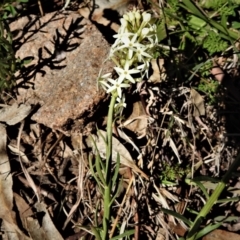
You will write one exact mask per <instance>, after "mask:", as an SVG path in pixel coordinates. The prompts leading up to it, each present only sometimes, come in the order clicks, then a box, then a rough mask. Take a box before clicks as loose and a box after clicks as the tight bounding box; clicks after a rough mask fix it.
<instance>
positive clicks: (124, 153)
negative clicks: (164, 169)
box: [86, 130, 148, 179]
mask: <svg viewBox="0 0 240 240" xmlns="http://www.w3.org/2000/svg"><path fill="white" fill-rule="evenodd" d="M102 136H103V137H105V136H106V132H105V131H103V130H99V131H98V136H93V138H94V141H95V144H96V146H97V149H98V151H99V154H100V156H101V157H102V158H106V143H105V141H104V139H103V137H102ZM86 142H87V145H88V146H89V147H92V148H93V149H95V147H94V144H93V141H92V138H91V137H88V138H87V139H86ZM112 144H113V154H112V159H113V161H114V162H116V160H117V153H119V155H120V163H121V164H123V165H125V166H127V167H129V168H131V169H132V170H133V172H135V173H139V174H140V175H141V176H142V177H144V178H146V179H148V176H147V175H146V174H145V173H144V172H143V171H142V170H141V169H139V168H138V167H137V165H136V164H135V162H134V161H133V159H132V157H131V155H130V153H129V152H128V150H127V149H126V148H125V147H124V146H123V144H121V143H120V142H119V141H118V140H117V139H116V138H115V137H113V139H112Z"/></svg>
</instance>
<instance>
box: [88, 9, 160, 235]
mask: <svg viewBox="0 0 240 240" xmlns="http://www.w3.org/2000/svg"><path fill="white" fill-rule="evenodd" d="M120 22H121V26H120V28H119V30H118V33H117V34H116V35H114V38H115V39H116V40H115V43H114V44H113V45H112V47H111V50H110V54H109V59H111V60H112V61H113V62H114V63H115V64H116V67H114V71H115V74H112V73H107V74H105V75H102V76H100V77H99V79H98V81H99V84H100V85H101V86H102V87H103V89H104V90H105V91H106V92H107V93H110V94H111V102H110V105H109V111H108V118H107V135H106V137H103V136H102V137H103V138H104V141H105V143H106V161H103V160H102V159H101V157H100V153H99V151H98V149H97V146H96V144H95V150H96V152H97V154H96V158H95V165H94V164H93V162H92V159H90V161H89V164H90V169H91V172H92V175H93V177H94V178H95V179H96V182H97V184H98V187H99V189H100V192H101V193H102V195H103V205H104V206H103V207H104V215H103V223H102V227H99V226H98V223H96V225H97V226H96V227H93V228H92V232H93V234H94V235H95V237H96V238H97V239H100V240H103V239H104V240H107V239H109V238H110V237H112V236H110V237H109V227H110V225H111V206H112V204H113V202H114V200H115V198H116V196H117V191H114V193H113V190H112V189H115V190H116V189H118V187H119V186H120V185H119V184H117V181H116V180H117V176H118V170H119V166H120V156H119V154H118V156H117V159H116V167H115V170H114V171H113V173H112V124H113V118H114V117H117V116H119V115H121V114H122V111H123V109H124V108H125V107H126V106H127V104H126V102H125V93H126V90H127V89H128V88H130V87H131V85H132V84H135V83H137V82H140V81H142V79H143V78H144V77H148V68H149V65H150V61H151V60H152V58H153V54H154V53H155V51H156V49H157V45H158V37H157V27H156V25H155V23H154V19H152V16H151V14H150V13H147V12H141V11H139V10H135V9H134V10H133V11H131V12H128V13H126V14H125V15H123V18H122V19H121V20H120ZM114 76H117V77H116V78H114ZM93 141H94V140H93ZM133 233H134V230H129V231H125V232H124V233H122V234H120V235H118V236H115V237H114V239H118V238H122V237H124V236H128V235H131V234H133Z"/></svg>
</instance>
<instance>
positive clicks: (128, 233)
mask: <svg viewBox="0 0 240 240" xmlns="http://www.w3.org/2000/svg"><path fill="white" fill-rule="evenodd" d="M134 232H135V230H134V229H132V230H127V231H125V232H124V233H122V234H120V235H118V236H115V237H113V238H111V239H110V240H118V239H119V238H123V237H127V236H131V235H133V234H134Z"/></svg>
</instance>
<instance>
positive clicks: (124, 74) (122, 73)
mask: <svg viewBox="0 0 240 240" xmlns="http://www.w3.org/2000/svg"><path fill="white" fill-rule="evenodd" d="M114 69H115V71H116V72H117V74H118V75H119V80H120V81H123V80H124V79H126V80H129V81H130V82H131V83H135V80H134V78H133V77H132V76H131V74H135V73H139V72H140V70H138V69H129V61H126V63H125V66H124V69H122V68H120V67H114Z"/></svg>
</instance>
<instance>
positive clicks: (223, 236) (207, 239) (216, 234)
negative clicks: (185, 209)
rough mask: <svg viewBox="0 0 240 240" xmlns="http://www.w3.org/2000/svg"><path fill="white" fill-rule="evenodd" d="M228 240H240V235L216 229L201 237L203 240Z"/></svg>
mask: <svg viewBox="0 0 240 240" xmlns="http://www.w3.org/2000/svg"><path fill="white" fill-rule="evenodd" d="M228 239H232V240H240V235H239V234H236V233H232V232H228V231H224V230H220V229H217V230H214V231H212V232H210V233H209V234H207V235H206V236H204V237H203V240H228Z"/></svg>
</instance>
